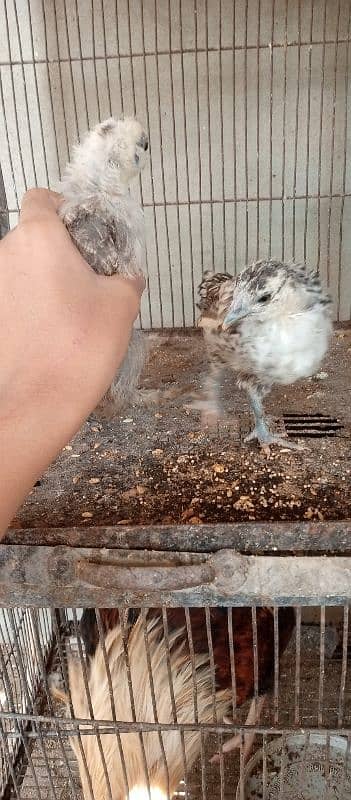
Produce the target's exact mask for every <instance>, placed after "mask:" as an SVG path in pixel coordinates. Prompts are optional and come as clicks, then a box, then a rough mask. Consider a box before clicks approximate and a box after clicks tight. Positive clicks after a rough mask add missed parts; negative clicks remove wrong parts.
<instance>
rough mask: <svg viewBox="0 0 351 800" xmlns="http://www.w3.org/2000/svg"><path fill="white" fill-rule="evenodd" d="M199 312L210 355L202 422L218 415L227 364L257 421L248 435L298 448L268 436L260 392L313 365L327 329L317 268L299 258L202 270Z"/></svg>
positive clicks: (326, 304) (326, 301)
mask: <svg viewBox="0 0 351 800" xmlns="http://www.w3.org/2000/svg"><path fill="white" fill-rule="evenodd" d="M199 295H200V302H199V308H200V310H201V316H200V319H199V321H198V325H199V326H200V327H201V328H203V333H204V338H205V342H206V349H207V353H208V358H209V372H208V374H207V376H206V395H207V397H206V400H205V401H204V402H203V403H201V402H200V403H198V404H197V405H196V404H194V405H193V407H197V408H201V410H202V412H203V422H204V423H205V424H213V423H214V422H215V421H216V420H217V419H218V417H219V414H220V406H219V402H218V387H219V385H220V383H221V375H222V371H223V369H224V368H230V369H231V370H232V371H233V372H234V373H235V374H236V376H237V383H238V385H239V386H240V387H242V388H244V389H245V390H246V391H247V393H248V395H249V399H250V404H251V408H252V411H253V415H254V420H255V425H254V428H253V430H252V432H251V433H250V434H249V435H248V436H247V437H246V440H247V441H250V440H252V439H258V441H259V442H260V443H261V445H262V446H264V447H267V446H269V445H270V444H278V445H283V446H284V447H290V448H299V449H302V448H301V447H300V446H299V445H297V444H295V443H293V442H287V441H286V440H285V439H283V438H281V437H280V436H277V435H275V434H273V433H272V432H271V431H270V430H269V427H268V424H267V421H266V418H265V414H264V410H263V404H262V401H263V398H264V397H265V395H267V394H268V392H270V390H271V388H272V386H273V385H274V384H282V385H290V384H293V383H295V381H297V380H299V379H301V378H307V377H309V376H311V375H313V374H314V373H315V372H317V371H318V369H319V367H320V364H321V361H322V359H323V357H324V356H325V354H326V352H327V349H328V345H329V341H330V336H331V333H332V321H331V298H330V297H329V295H328V294H327V292H326V291H325V290H324V289H323V288H322V286H321V283H320V280H319V276H318V274H317V272H315V271H312V270H310V269H308V268H307V267H305V266H304V265H301V264H294V263H287V264H284V263H282V262H280V261H273V260H269V261H258V262H257V263H255V264H252V266H249V267H247V268H246V269H244V270H243V271H242V272H241V273H240V274H239V275H238V276H237V277H233V276H232V275H229V274H227V273H215V272H207V273H205V275H204V278H203V280H202V282H201V284H200V286H199Z"/></svg>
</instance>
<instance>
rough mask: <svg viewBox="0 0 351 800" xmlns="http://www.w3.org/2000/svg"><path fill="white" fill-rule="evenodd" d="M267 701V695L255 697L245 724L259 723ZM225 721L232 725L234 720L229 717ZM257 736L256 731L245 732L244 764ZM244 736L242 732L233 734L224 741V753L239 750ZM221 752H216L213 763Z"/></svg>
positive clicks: (212, 759) (217, 759)
mask: <svg viewBox="0 0 351 800" xmlns="http://www.w3.org/2000/svg"><path fill="white" fill-rule="evenodd" d="M265 702H266V695H262V696H261V697H258V698H257V700H256V698H254V699H253V700H252V703H251V705H250V709H249V713H248V715H247V717H246V720H245V725H257V723H258V722H259V720H260V717H261V714H262V710H263V706H264V704H265ZM224 721H225V722H228V724H230V725H232V723H233V720H230V719H228V718H227V717H225V718H224ZM255 738H256V734H255V731H250V732H249V733H244V744H243V758H244V764H245V763H246V761H247V760H248V758H249V756H250V755H251V751H252V747H253V744H254V741H255ZM241 740H242V736H241V734H240V733H237V734H236V735H235V736H232V738H231V739H228V741H227V742H225V743H224V745H223V747H222V753H230V752H231V751H232V750H237V749H238V748H239V747H240V745H241ZM219 758H220V756H219V753H216V754H215V755H214V756H212V758H211V763H212V764H215V763H217V762H218V761H219Z"/></svg>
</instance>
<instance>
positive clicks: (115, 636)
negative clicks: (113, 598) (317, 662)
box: [61, 608, 295, 800]
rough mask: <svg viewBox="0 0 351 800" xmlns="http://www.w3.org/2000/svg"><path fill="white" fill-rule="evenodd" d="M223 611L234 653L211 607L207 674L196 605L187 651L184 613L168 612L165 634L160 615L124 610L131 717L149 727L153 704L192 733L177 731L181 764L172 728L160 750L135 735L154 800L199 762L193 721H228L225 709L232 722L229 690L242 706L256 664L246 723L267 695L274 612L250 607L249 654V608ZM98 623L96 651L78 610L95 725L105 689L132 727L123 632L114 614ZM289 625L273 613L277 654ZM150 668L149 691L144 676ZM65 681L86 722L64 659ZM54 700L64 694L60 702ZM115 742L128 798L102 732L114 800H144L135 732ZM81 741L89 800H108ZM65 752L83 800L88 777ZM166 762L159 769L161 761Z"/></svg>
mask: <svg viewBox="0 0 351 800" xmlns="http://www.w3.org/2000/svg"><path fill="white" fill-rule="evenodd" d="M231 614H232V634H231V636H232V640H233V647H232V650H231V646H230V637H229V627H230V624H229V620H230V617H228V613H227V609H224V608H211V609H210V611H209V615H210V616H209V626H210V631H211V633H210V636H211V640H212V648H213V665H214V671H212V667H211V658H210V655H209V639H208V633H207V619H206V614H205V610H204V609H203V608H189V620H190V628H191V641H192V647H190V641H189V639H188V635H187V628H186V616H185V610H184V608H170V609H167V632H166V630H165V629H164V624H163V618H162V612H161V610H160V609H150V610H149V612H148V614H147V617H146V620H145V621H144V620H143V617H142V615H141V614H140V612H139V611H138V609H130V610H129V615H128V629H127V636H128V661H129V669H130V678H131V683H132V689H133V698H134V709H135V719H136V720H137V721H139V722H155V714H154V703H155V707H156V711H157V719H158V721H159V722H160V723H164V724H165V723H172V722H174V710H175V712H176V719H177V722H178V723H190V724H194V729H191V730H190V731H189V730H188V731H186V732H185V733H184V748H185V756H186V767H185V765H184V759H183V752H182V741H181V736H180V733H179V731H177V730H175V731H172V730H171V731H163V732H162V746H161V743H160V739H159V735H158V733H157V732H151V731H149V732H146V733H143V741H144V749H145V758H146V763H147V771H148V778H149V783H150V790H151V798H152V800H166V797H167V795H168V793H169V795H170V796H172V794H173V793H174V792H175V791H176V789H177V786H178V784H179V782H180V780H181V779H182V778H184V776H185V769H186V768H187V770H190V768H191V766H192V764H193V763H194V761H195V760H196V758H197V757H198V756H199V754H200V751H201V746H202V739H201V730H200V729H199V728H198V726H197V724H196V723H197V720H198V721H199V722H203V723H206V722H207V723H210V724H217V723H218V724H221V723H222V722H223V720H224V721H226V715H227V714H228V713H230V712H231V715H232V717H233V711H235V709H234V708H233V685H234V686H235V690H234V691H235V701H234V702H235V707H239V706H241V705H242V704H243V703H244V702H245V701H246V700H248V699H250V698H253V697H254V693H255V677H254V676H255V670H256V667H257V687H256V688H257V694H258V697H257V701H255V700H253V701H252V703H251V708H250V711H249V714H248V717H247V720H246V724H248V725H254V724H255V722H257V719H258V716H259V714H260V711H261V709H262V705H263V702H264V697H265V694H266V693H267V692H268V691H269V690H270V687H271V684H272V681H273V676H274V618H273V613H272V611H271V610H270V609H268V608H257V609H256V621H257V628H256V631H257V650H256V645H255V644H254V627H253V618H252V611H251V608H233V609H232V612H231ZM100 621H101V627H102V630H103V632H104V637H105V638H104V648H103V647H102V645H101V642H100V641H99V633H98V625H97V620H96V616H95V610H94V609H85V611H84V614H83V617H82V620H81V635H82V638H83V641H84V644H85V649H86V652H87V654H88V656H89V664H88V686H89V691H90V696H91V704H92V708H93V710H94V716H95V718H96V719H100V720H111V719H112V718H113V714H112V710H111V690H112V694H113V699H114V705H115V712H116V719H117V720H120V721H122V720H125V721H132V720H133V713H132V708H131V700H130V687H129V684H128V671H127V667H126V660H125V656H124V648H123V635H122V634H123V630H122V626H121V624H120V619H119V612H118V610H117V609H113V608H112V609H108V608H107V609H100ZM294 625H295V615H294V610H293V609H291V608H286V609H285V608H284V609H280V611H279V617H278V640H279V656H280V655H281V654H282V653H283V652H284V650H285V648H286V646H287V644H288V642H289V640H290V637H291V635H292V632H293V629H294ZM146 639H147V641H148V652H149V658H148V656H147V650H146ZM167 640H168V643H167ZM103 649H105V656H106V660H107V662H108V667H109V671H110V676H111V683H110V686H109V681H108V677H107V671H106V661H105V657H104V652H103ZM191 650H193V654H194V655H193V659H191V657H190V652H191ZM255 652H256V657H257V661H256V662H255ZM231 653H232V655H231ZM150 668H151V675H152V683H153V687H152V684H151V680H150V673H149V669H150ZM170 675H171V686H173V697H174V706H173V700H172V692H171V688H170ZM194 683H195V689H194ZM69 685H70V692H71V698H72V705H73V710H74V713H75V716H76V717H78V718H81V719H87V718H88V717H89V706H88V701H87V697H86V691H85V684H84V676H83V671H82V667H81V664H80V663H79V662H78V661H71V662H70V663H69ZM152 688H153V690H152ZM153 695H154V700H153ZM61 699H65V698H64V697H62V696H61ZM195 709H197V711H196V710H195ZM253 739H254V735H253V734H252V733H248V734H246V736H245V739H244V758H246V757H247V756H248V754H249V752H250V749H251V747H252V743H253ZM121 741H122V748H123V753H124V764H125V770H126V774H127V778H128V794H127V792H126V789H125V781H124V777H123V769H122V763H121V756H120V752H119V749H118V741H117V739H116V737H115V736H114V735H113V734H110V735H102V736H101V742H102V748H103V752H104V756H105V762H106V769H107V773H108V776H109V781H110V785H111V790H112V797H114V798H116V797H117V798H122V797H126V796H127V797H128V799H129V800H134V798H135V800H137V799H138V800H147V799H148V787H147V779H146V777H145V763H144V757H143V753H142V749H141V745H140V740H139V737H138V734H137V733H135V732H131V733H122V734H121ZM82 745H83V748H84V752H85V756H86V762H87V767H88V770H89V773H90V775H91V779H92V784H93V795H94V798H95V800H104V798H106V796H107V787H106V777H105V774H104V769H103V762H102V759H101V753H100V751H99V746H98V742H97V740H96V737H95V736H84V737H82ZM239 745H240V736H239V735H237V736H234V737H233V738H232V739H229V740H228V741H226V742H225V744H224V746H223V752H229V751H230V750H232V749H234V748H236V747H238V746H239ZM72 746H73V749H74V751H75V753H76V756H77V759H78V763H79V769H80V775H81V780H82V785H83V791H84V795H85V797H86V798H87V800H88V797H89V794H88V791H87V777H86V774H85V768H84V764H83V759H82V756H81V753H80V750H79V748H78V744H77V742H72ZM218 757H219V756H217V758H218ZM214 758H216V756H215V757H214ZM165 759H166V762H167V769H166V767H165V763H164V762H165Z"/></svg>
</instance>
